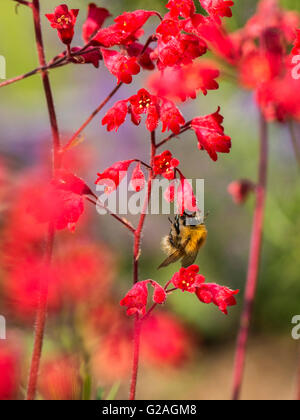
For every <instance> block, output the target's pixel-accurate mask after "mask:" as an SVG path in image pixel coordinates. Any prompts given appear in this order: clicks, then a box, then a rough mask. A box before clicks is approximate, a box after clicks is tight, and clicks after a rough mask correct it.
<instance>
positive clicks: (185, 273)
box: [120, 265, 239, 317]
mask: <svg viewBox="0 0 300 420" xmlns="http://www.w3.org/2000/svg"><path fill="white" fill-rule="evenodd" d="M198 273H199V267H198V265H191V266H189V267H188V268H181V269H180V270H179V271H178V272H177V273H175V274H174V276H173V277H172V278H171V280H170V281H169V282H168V283H167V285H166V287H165V288H164V289H163V288H162V287H161V286H159V285H158V284H157V283H156V282H154V281H153V280H145V281H140V282H138V283H136V284H135V285H134V286H133V287H132V289H130V290H129V292H128V293H127V294H126V296H125V297H124V298H123V299H122V300H121V302H120V304H121V306H127V308H128V309H127V315H135V314H138V315H140V316H142V317H143V316H145V314H146V305H147V302H148V289H147V285H148V283H150V284H151V285H152V286H153V287H154V294H153V302H154V303H156V304H162V303H164V302H165V301H166V297H167V294H168V293H170V292H171V291H172V290H171V289H170V290H168V289H167V287H168V285H169V284H171V283H172V284H173V286H174V288H176V289H179V290H182V291H183V292H185V291H186V292H189V293H195V294H196V296H197V298H198V299H199V300H200V301H201V302H203V303H213V304H214V305H216V306H217V307H218V308H219V309H220V311H221V312H223V313H224V314H226V315H227V307H228V306H234V305H236V300H235V297H234V296H235V295H237V294H238V293H239V290H231V289H229V288H228V287H224V286H220V285H218V284H215V283H205V277H204V276H202V275H200V274H198Z"/></svg>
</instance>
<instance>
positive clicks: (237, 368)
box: [232, 114, 268, 400]
mask: <svg viewBox="0 0 300 420" xmlns="http://www.w3.org/2000/svg"><path fill="white" fill-rule="evenodd" d="M267 168H268V126H267V122H266V120H265V118H264V116H263V115H262V114H261V115H260V163H259V175H258V176H259V179H258V184H257V188H256V205H255V211H254V217H253V228H252V238H251V246H250V256H249V263H248V275H247V282H246V290H245V296H244V308H243V312H242V315H241V320H240V329H239V334H238V339H237V344H236V353H235V365H234V375H233V391H232V399H233V400H238V399H239V397H240V393H241V386H242V381H243V374H244V367H245V358H246V347H247V341H248V335H249V327H250V322H251V317H252V312H253V304H254V299H255V294H256V288H257V281H258V274H259V265H260V258H261V248H262V238H263V223H264V211H265V201H266V188H267Z"/></svg>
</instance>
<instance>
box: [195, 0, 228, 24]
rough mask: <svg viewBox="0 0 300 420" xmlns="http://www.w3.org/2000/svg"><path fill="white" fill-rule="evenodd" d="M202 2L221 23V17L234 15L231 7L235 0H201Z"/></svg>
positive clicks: (209, 12) (208, 11)
mask: <svg viewBox="0 0 300 420" xmlns="http://www.w3.org/2000/svg"><path fill="white" fill-rule="evenodd" d="M200 4H201V6H202V7H203V8H204V9H205V10H206V11H207V13H208V14H209V15H210V16H211V17H212V18H213V19H215V21H216V22H217V23H219V24H221V19H220V18H221V17H225V16H226V17H231V16H232V11H231V7H232V6H233V5H234V2H233V1H231V0H200Z"/></svg>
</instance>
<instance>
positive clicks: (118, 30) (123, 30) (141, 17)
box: [93, 10, 157, 48]
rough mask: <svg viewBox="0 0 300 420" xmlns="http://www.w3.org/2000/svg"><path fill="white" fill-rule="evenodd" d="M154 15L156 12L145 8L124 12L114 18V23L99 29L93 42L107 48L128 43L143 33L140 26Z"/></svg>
mask: <svg viewBox="0 0 300 420" xmlns="http://www.w3.org/2000/svg"><path fill="white" fill-rule="evenodd" d="M154 15H157V12H150V11H146V10H136V11H134V12H125V13H123V14H122V15H121V16H118V17H116V18H115V24H114V25H111V26H109V27H108V28H103V29H100V30H99V31H98V33H97V34H96V36H95V37H94V38H93V42H94V43H98V44H100V45H101V46H103V47H107V48H109V47H113V46H114V45H121V44H122V45H128V44H130V43H131V42H134V41H136V40H137V39H138V38H139V37H140V36H141V35H142V34H143V31H142V30H141V28H142V26H144V24H145V23H146V22H147V20H148V19H149V18H150V17H151V16H154Z"/></svg>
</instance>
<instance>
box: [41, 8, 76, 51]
mask: <svg viewBox="0 0 300 420" xmlns="http://www.w3.org/2000/svg"><path fill="white" fill-rule="evenodd" d="M78 13H79V9H70V10H69V8H68V6H67V5H66V4H62V5H60V6H58V7H56V8H55V10H54V13H50V14H49V13H48V14H46V18H47V19H48V20H49V21H50V23H51V27H52V28H54V29H57V33H58V36H59V38H60V39H61V41H62V42H63V43H64V44H70V43H71V42H72V39H73V36H74V26H75V23H76V18H77V16H78Z"/></svg>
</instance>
